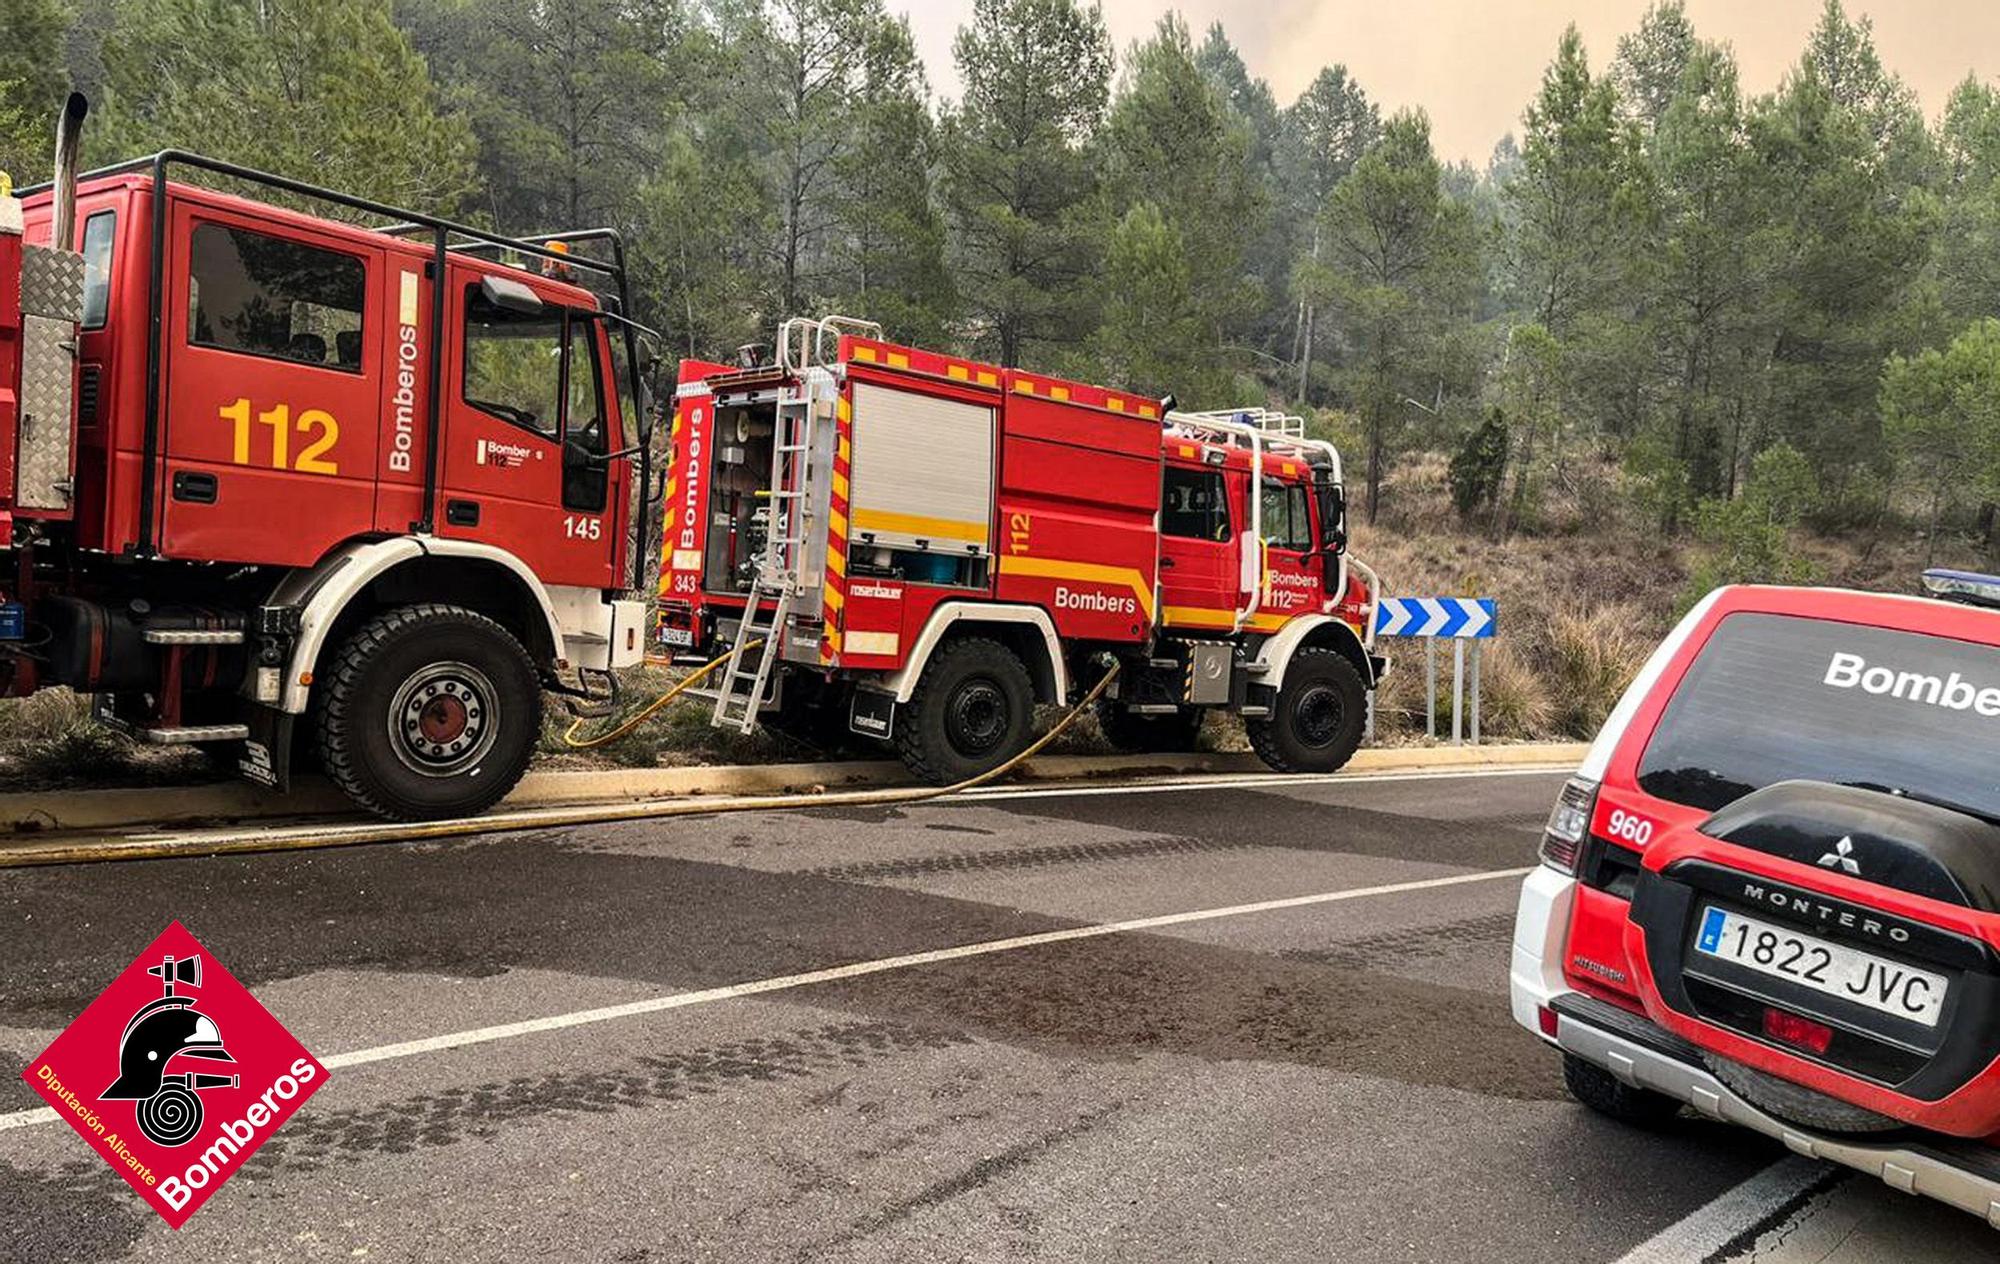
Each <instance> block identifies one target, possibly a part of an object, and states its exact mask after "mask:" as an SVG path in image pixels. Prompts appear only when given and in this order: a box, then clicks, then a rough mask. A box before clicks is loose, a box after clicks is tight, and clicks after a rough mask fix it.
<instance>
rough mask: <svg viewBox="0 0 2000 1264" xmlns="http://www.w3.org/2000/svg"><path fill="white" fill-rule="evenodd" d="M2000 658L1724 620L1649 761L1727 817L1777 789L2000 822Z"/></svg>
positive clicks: (1675, 786) (1686, 799) (1897, 634)
mask: <svg viewBox="0 0 2000 1264" xmlns="http://www.w3.org/2000/svg"><path fill="white" fill-rule="evenodd" d="M1996 749H2000V648H1995V647H1993V646H1990V645H1979V644H1975V643H1973V642H1969V641H1956V640H1948V639H1945V638H1943V637H1934V636H1923V635H1921V634H1918V633H1914V632H1901V631H1896V630H1893V629H1889V628H1873V627H1866V626H1863V625H1859V624H1852V623H1832V622H1826V621H1823V620H1817V619H1805V618H1799V617H1796V616H1792V615H1776V614H1749V613H1745V614H1734V615H1730V616H1729V617H1728V618H1726V619H1724V620H1723V621H1722V623H1721V624H1720V625H1718V626H1717V628H1716V630H1715V632H1714V634H1713V635H1712V636H1710V638H1709V640H1708V644H1707V645H1706V646H1704V647H1703V648H1702V651H1701V654H1700V656H1699V657H1698V658H1696V659H1695V662H1694V665H1693V666H1692V667H1691V668H1689V670H1688V674H1687V676H1686V678H1685V679H1684V680H1682V682H1681V685H1680V688H1679V689H1677V690H1676V691H1675V692H1674V697H1673V701H1672V702H1670V703H1669V704H1668V705H1667V709H1666V712H1665V714H1663V715H1662V716H1661V717H1660V724H1659V727H1658V728H1657V729H1656V730H1655V731H1654V734H1653V738H1652V741H1651V742H1650V743H1649V744H1648V745H1647V747H1646V753H1645V755H1644V757H1643V758H1642V759H1641V760H1640V761H1639V787H1640V788H1641V789H1642V790H1644V791H1646V792H1647V793H1648V794H1652V795H1657V796H1658V797H1660V798H1663V799H1669V800H1672V801H1673V802H1676V803H1685V804H1687V805H1689V806H1691V807H1698V808H1706V809H1711V810H1713V809H1716V808H1720V807H1723V806H1725V805H1727V804H1729V803H1733V802H1734V801H1736V800H1737V799H1740V798H1742V797H1743V796H1744V795H1746V794H1749V793H1750V792H1752V791H1753V790H1761V789H1762V788H1764V787H1765V786H1768V785H1771V784H1773V783H1774V782H1779V781H1788V780H1794V779H1799V780H1808V781H1824V782H1833V783H1837V784H1844V785H1856V786H1864V787H1867V788H1870V789H1877V790H1889V791H1898V792H1902V793H1906V794H1908V795H1910V796H1911V797H1913V798H1919V799H1923V800H1926V801H1928V802H1933V803H1939V804H1943V805H1946V806H1951V807H1957V808H1960V809H1963V810H1966V811H1969V812H1972V813H1974V814H1975V815H1979V816H1984V817H1988V818H2000V759H1996V757H1995V754H1994V752H1995V750H1996Z"/></svg>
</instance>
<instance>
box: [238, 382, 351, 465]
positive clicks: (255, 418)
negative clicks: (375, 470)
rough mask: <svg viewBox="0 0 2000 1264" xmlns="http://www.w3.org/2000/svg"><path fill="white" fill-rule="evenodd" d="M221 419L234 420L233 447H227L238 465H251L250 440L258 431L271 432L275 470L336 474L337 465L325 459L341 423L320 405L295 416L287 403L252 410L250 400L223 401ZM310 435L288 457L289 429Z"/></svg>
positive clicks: (337, 438)
mask: <svg viewBox="0 0 2000 1264" xmlns="http://www.w3.org/2000/svg"><path fill="white" fill-rule="evenodd" d="M221 413H222V419H223V420H224V421H228V422H233V423H235V427H236V431H235V446H234V447H232V448H231V449H230V456H229V459H230V460H231V461H234V462H235V463H236V464H238V465H249V464H250V446H251V445H250V441H251V438H252V436H253V434H254V433H255V432H257V431H259V430H265V429H268V430H269V431H270V432H271V468H272V469H274V470H284V469H290V470H296V471H297V472H298V473H300V474H338V473H340V466H339V464H337V463H336V462H333V461H329V460H327V459H326V454H327V453H328V452H329V451H331V450H332V448H333V445H334V444H336V443H338V442H340V423H339V422H337V421H335V420H334V419H333V414H332V413H329V412H327V411H326V410H325V409H323V408H308V409H305V410H303V411H302V412H300V413H299V415H298V416H297V417H296V418H294V417H293V416H292V410H291V406H290V405H289V404H279V405H278V406H277V407H275V408H266V409H264V410H263V411H261V412H257V413H254V414H253V413H252V411H251V407H250V401H249V400H248V399H247V398H246V399H239V400H237V401H236V402H235V403H233V404H224V405H223V406H222V409H221ZM295 430H296V431H297V432H298V433H300V434H302V435H306V436H309V438H308V441H307V442H306V445H305V446H304V447H303V448H301V449H299V452H298V455H297V457H295V458H289V459H288V457H289V454H290V451H291V437H292V432H293V431H295Z"/></svg>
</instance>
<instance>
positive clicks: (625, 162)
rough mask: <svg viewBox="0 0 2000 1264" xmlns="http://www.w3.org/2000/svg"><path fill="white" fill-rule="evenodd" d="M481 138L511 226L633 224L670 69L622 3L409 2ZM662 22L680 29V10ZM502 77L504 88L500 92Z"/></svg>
mask: <svg viewBox="0 0 2000 1264" xmlns="http://www.w3.org/2000/svg"><path fill="white" fill-rule="evenodd" d="M401 4H402V8H401V11H400V15H399V16H400V17H401V19H402V22H403V25H404V26H405V28H406V29H408V30H409V31H410V32H411V39H412V41H413V42H414V43H415V44H416V46H417V47H418V48H419V49H420V50H421V51H422V52H423V53H424V54H425V55H426V56H427V57H428V58H429V60H430V63H431V65H432V67H433V70H434V72H435V73H436V74H437V75H438V77H439V78H440V80H441V81H443V82H445V83H446V84H447V85H448V92H447V96H448V99H449V100H450V101H451V103H452V104H453V105H454V106H456V107H457V108H458V109H459V110H461V111H463V113H464V114H465V115H466V117H467V118H469V119H470V120H471V122H472V125H473V129H474V131H475V132H476V133H477V135H478V137H479V155H480V164H479V165H480V174H481V176H482V182H483V184H484V185H485V193H486V196H485V198H484V199H483V203H482V206H483V209H484V210H485V211H486V213H487V214H488V216H489V217H490V218H491V219H492V220H493V222H494V224H495V226H496V227H499V228H502V229H504V230H507V231H511V232H534V231H546V230H550V229H558V228H587V227H595V226H597V225H599V224H614V225H616V224H621V223H625V222H627V221H629V219H630V217H631V206H632V203H633V201H634V191H635V190H636V188H637V187H638V185H639V183H640V181H641V179H642V177H643V176H644V174H645V173H646V172H647V171H649V170H650V169H651V167H652V166H653V163H654V161H655V160H657V158H658V156H659V150H658V130H659V129H658V128H657V127H656V126H654V125H655V124H656V123H657V122H658V121H659V120H661V119H663V118H665V117H667V116H668V115H669V114H670V113H671V109H672V102H671V101H670V100H667V99H665V94H666V92H667V91H668V89H669V87H670V84H671V83H673V82H674V80H673V78H672V77H670V76H669V74H668V73H667V71H668V66H667V65H666V64H663V61H662V58H661V56H660V55H659V50H658V47H657V45H649V41H648V39H647V37H646V34H645V32H644V31H643V30H642V28H640V27H639V26H638V25H637V24H636V23H635V22H634V21H632V19H631V6H630V5H628V4H626V3H623V2H622V0H567V2H566V3H564V4H561V5H552V4H546V3H542V2H541V0H401ZM654 21H655V23H656V29H659V30H661V31H662V32H664V31H666V30H671V29H673V28H674V26H675V22H676V20H675V18H674V15H673V13H672V11H671V10H670V11H668V12H666V13H656V14H654ZM499 85H505V88H504V90H496V87H497V86H499Z"/></svg>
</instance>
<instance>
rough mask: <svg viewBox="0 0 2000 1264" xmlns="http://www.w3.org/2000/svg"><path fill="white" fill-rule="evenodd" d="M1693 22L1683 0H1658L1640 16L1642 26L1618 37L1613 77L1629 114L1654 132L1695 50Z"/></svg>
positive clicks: (1620, 98)
mask: <svg viewBox="0 0 2000 1264" xmlns="http://www.w3.org/2000/svg"><path fill="white" fill-rule="evenodd" d="M1695 46H1696V40H1695V34H1694V24H1693V23H1692V22H1689V21H1688V16H1687V7H1686V5H1685V4H1684V3H1683V0H1659V3H1657V4H1655V5H1653V6H1652V7H1651V8H1649V9H1647V10H1646V14H1645V16H1644V17H1642V18H1640V19H1639V28H1638V29H1637V30H1635V31H1633V32H1632V33H1631V34H1629V35H1621V36H1619V37H1618V56H1617V57H1615V58H1614V59H1613V60H1612V62H1611V80H1612V82H1613V83H1614V84H1616V85H1617V87H1618V96H1619V101H1620V104H1621V105H1622V106H1623V107H1624V112H1625V115H1626V117H1627V118H1630V119H1632V120H1633V121H1635V122H1636V123H1638V124H1639V128H1640V131H1641V132H1642V133H1644V134H1646V135H1651V134H1652V132H1653V131H1654V129H1656V128H1658V127H1659V125H1660V120H1661V118H1663V117H1664V116H1665V115H1666V112H1667V107H1668V106H1669V105H1672V104H1673V100H1674V95H1675V93H1677V92H1679V91H1680V86H1681V76H1682V74H1683V73H1685V71H1686V70H1687V65H1688V62H1689V61H1690V60H1691V59H1692V58H1693V57H1694V55H1695Z"/></svg>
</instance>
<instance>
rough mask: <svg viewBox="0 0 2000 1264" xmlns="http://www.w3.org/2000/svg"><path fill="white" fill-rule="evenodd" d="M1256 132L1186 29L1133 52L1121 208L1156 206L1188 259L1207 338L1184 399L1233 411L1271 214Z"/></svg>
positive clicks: (1163, 27)
mask: <svg viewBox="0 0 2000 1264" xmlns="http://www.w3.org/2000/svg"><path fill="white" fill-rule="evenodd" d="M1250 149H1251V137H1250V130H1249V128H1248V127H1247V126H1246V125H1245V124H1244V123H1243V122H1242V121H1241V120H1240V119H1239V118H1237V117H1236V116H1235V115H1233V114H1232V113H1231V111H1230V108H1229V105H1228V103H1227V102H1226V101H1225V100H1224V99H1223V97H1222V95H1221V93H1219V92H1218V91H1217V90H1216V88H1215V86H1214V85H1213V84H1212V83H1211V82H1210V81H1209V80H1208V79H1207V78H1206V77H1205V76H1203V74H1202V73H1201V70H1200V69H1199V68H1198V67H1197V66H1196V65H1195V60H1194V47H1193V43H1192V41H1191V40H1190V38H1189V35H1188V29H1187V25H1186V24H1185V23H1184V22H1182V21H1181V20H1180V19H1179V18H1178V17H1176V16H1173V15H1169V16H1168V17H1166V18H1163V19H1161V21H1160V24H1159V27H1158V28H1157V30H1156V31H1155V33H1154V37H1153V38H1152V39H1150V40H1148V41H1146V42H1145V43H1143V44H1141V45H1139V46H1138V48H1136V49H1135V50H1133V54H1132V62H1131V65H1130V67H1129V69H1128V73H1127V77H1126V82H1125V84H1124V90H1123V91H1122V92H1121V93H1120V94H1119V96H1118V100H1117V101H1116V102H1115V103H1114V104H1113V106H1112V109H1111V121H1110V126H1109V128H1108V129H1107V136H1106V162H1105V166H1106V171H1107V176H1108V179H1109V182H1110V185H1111V188H1112V190H1113V192H1114V195H1115V196H1116V197H1117V198H1118V199H1119V201H1120V203H1121V204H1122V205H1125V206H1134V205H1137V204H1139V203H1140V202H1151V203H1152V204H1153V205H1154V206H1156V207H1157V208H1158V210H1159V213H1160V215H1161V217H1162V219H1163V220H1164V221H1165V222H1166V223H1167V224H1168V225H1170V226H1171V227H1172V229H1173V230H1174V233H1175V234H1176V235H1177V236H1178V237H1179V239H1180V242H1181V248H1182V250H1183V251H1184V252H1185V254H1186V258H1187V267H1188V275H1189V284H1190V286H1191V294H1190V302H1191V303H1192V305H1193V316H1194V319H1195V320H1196V321H1198V322H1199V325H1200V328H1201V330H1202V336H1201V338H1200V339H1199V340H1196V341H1193V342H1190V343H1189V344H1187V345H1186V346H1185V347H1184V348H1183V354H1184V355H1186V356H1187V357H1188V359H1187V360H1186V362H1185V364H1184V366H1183V378H1184V380H1186V381H1187V382H1189V383H1190V385H1189V386H1188V387H1186V388H1185V389H1184V390H1182V391H1181V392H1180V393H1181V396H1182V398H1184V399H1189V400H1191V401H1192V400H1199V401H1202V406H1206V407H1217V406H1221V405H1223V404H1226V403H1227V402H1229V401H1228V399H1227V398H1226V397H1227V396H1228V394H1229V393H1230V391H1231V389H1232V388H1231V382H1232V374H1231V372H1230V369H1229V364H1230V360H1231V358H1232V356H1231V347H1232V346H1233V345H1235V344H1237V343H1238V338H1239V336H1240V335H1241V333H1242V331H1243V329H1244V327H1245V325H1246V324H1247V323H1248V322H1249V320H1250V319H1251V317H1252V316H1253V314H1254V313H1255V312H1256V310H1257V303H1258V299H1259V287H1258V285H1257V282H1256V278H1255V277H1254V276H1252V275H1251V274H1250V273H1249V271H1248V269H1247V268H1246V266H1245V245H1246V243H1247V242H1250V241H1254V240H1256V237H1257V234H1258V226H1259V224H1260V223H1261V222H1262V218H1263V216H1264V214H1265V212H1266V209H1267V204H1266V202H1265V200H1264V197H1263V189H1262V187H1261V185H1260V183H1259V182H1258V180H1257V179H1256V177H1255V175H1254V174H1253V172H1252V171H1251V168H1250Z"/></svg>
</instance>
